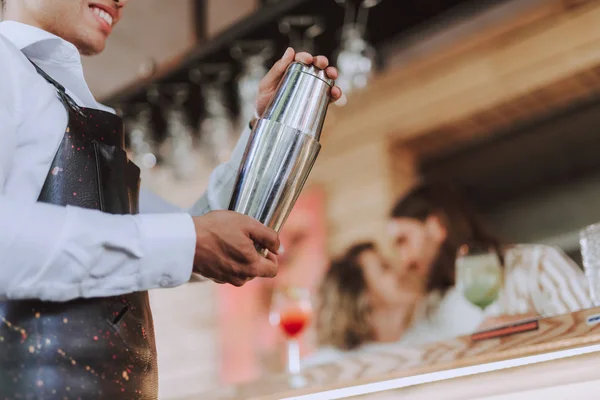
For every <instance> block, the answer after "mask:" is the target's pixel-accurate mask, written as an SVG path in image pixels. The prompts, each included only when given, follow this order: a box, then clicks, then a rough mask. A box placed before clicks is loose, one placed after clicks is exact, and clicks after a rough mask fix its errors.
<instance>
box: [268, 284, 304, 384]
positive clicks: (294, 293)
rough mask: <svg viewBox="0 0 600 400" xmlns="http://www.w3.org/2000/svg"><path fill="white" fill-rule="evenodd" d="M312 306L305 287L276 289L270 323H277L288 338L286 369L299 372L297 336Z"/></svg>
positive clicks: (294, 372) (302, 328)
mask: <svg viewBox="0 0 600 400" xmlns="http://www.w3.org/2000/svg"><path fill="white" fill-rule="evenodd" d="M311 314H312V306H311V301H310V292H309V291H308V290H307V289H305V288H284V289H280V290H278V291H276V293H275V294H274V297H273V303H272V309H271V316H270V318H271V323H272V324H273V325H279V328H280V329H281V330H282V331H283V333H284V334H285V336H286V337H287V338H288V371H289V372H290V373H291V374H298V373H299V372H300V346H299V344H298V336H299V335H300V334H301V333H302V332H303V331H304V329H305V328H306V327H307V326H308V324H309V322H310V317H311Z"/></svg>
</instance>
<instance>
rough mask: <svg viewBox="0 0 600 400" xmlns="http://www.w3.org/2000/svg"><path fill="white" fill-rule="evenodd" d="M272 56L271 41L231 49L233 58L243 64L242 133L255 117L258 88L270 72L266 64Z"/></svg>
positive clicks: (239, 86)
mask: <svg viewBox="0 0 600 400" xmlns="http://www.w3.org/2000/svg"><path fill="white" fill-rule="evenodd" d="M272 55H273V42H272V41H270V40H255V41H239V42H237V43H235V44H234V46H233V47H232V48H231V56H232V57H233V58H234V59H235V60H238V61H239V62H240V63H241V64H242V73H241V74H240V75H239V76H238V78H237V96H238V102H239V105H240V112H239V116H238V128H239V129H238V130H239V131H240V132H241V131H242V130H243V129H245V128H246V126H248V121H250V120H251V119H252V118H253V117H254V114H255V112H256V96H257V95H258V86H259V84H260V81H261V79H262V78H263V77H264V76H265V75H266V74H267V72H268V70H267V68H266V67H265V64H266V62H267V60H268V59H269V58H270V57H271V56H272Z"/></svg>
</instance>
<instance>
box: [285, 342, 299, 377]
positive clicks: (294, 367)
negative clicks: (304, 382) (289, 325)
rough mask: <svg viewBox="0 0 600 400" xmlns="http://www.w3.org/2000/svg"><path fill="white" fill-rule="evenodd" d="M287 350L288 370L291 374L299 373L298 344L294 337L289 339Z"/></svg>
mask: <svg viewBox="0 0 600 400" xmlns="http://www.w3.org/2000/svg"><path fill="white" fill-rule="evenodd" d="M287 350H288V372H289V373H290V374H292V375H296V374H299V373H300V344H299V343H298V340H296V339H289V340H288V342H287Z"/></svg>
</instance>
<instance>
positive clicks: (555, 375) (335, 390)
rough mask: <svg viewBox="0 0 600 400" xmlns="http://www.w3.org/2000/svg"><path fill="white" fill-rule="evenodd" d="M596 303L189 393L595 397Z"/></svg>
mask: <svg viewBox="0 0 600 400" xmlns="http://www.w3.org/2000/svg"><path fill="white" fill-rule="evenodd" d="M598 352H600V308H593V309H589V310H584V311H580V312H577V313H572V314H567V315H562V316H557V317H551V318H544V319H539V320H528V321H525V322H521V323H518V324H515V325H511V326H510V327H506V328H496V329H494V330H493V331H486V333H483V334H482V333H478V334H474V335H470V336H462V337H458V338H456V339H454V340H450V341H446V342H440V343H432V344H428V345H424V346H421V347H401V346H399V345H393V344H390V345H389V346H384V347H382V348H381V349H378V350H377V351H369V352H363V353H361V354H360V355H352V356H348V357H345V358H344V359H342V360H340V361H338V362H335V363H332V364H328V365H320V366H316V367H312V368H310V369H306V370H304V371H303V373H302V375H301V377H302V379H303V380H304V384H303V385H302V386H301V387H296V388H294V380H292V379H291V378H290V377H289V376H288V375H284V374H282V375H271V376H266V377H264V378H263V379H260V380H258V381H255V382H251V383H246V384H242V385H238V386H234V387H224V388H222V389H221V390H220V391H213V392H209V393H201V394H200V393H199V394H198V395H197V396H194V397H187V398H185V399H181V400H188V399H189V400H191V399H192V398H194V399H199V398H202V399H261V400H263V399H264V400H267V399H269V400H270V399H339V398H347V397H354V398H360V399H397V398H401V399H411V400H412V399H415V400H417V399H418V400H425V399H432V400H437V399H452V400H455V399H456V400H458V399H482V400H483V399H485V400H501V399H502V400H503V399H511V400H513V399H516V400H520V399H528V400H533V399H543V400H551V399H578V400H580V399H599V398H600V394H599V393H600V354H598Z"/></svg>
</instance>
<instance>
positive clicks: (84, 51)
mask: <svg viewBox="0 0 600 400" xmlns="http://www.w3.org/2000/svg"><path fill="white" fill-rule="evenodd" d="M76 46H77V49H78V50H79V53H81V55H84V56H95V55H96V54H100V53H102V51H104V48H105V47H106V42H105V41H102V42H91V41H85V42H83V41H82V42H81V43H77V44H76Z"/></svg>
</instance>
